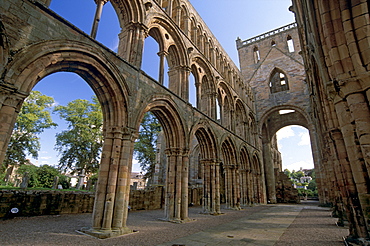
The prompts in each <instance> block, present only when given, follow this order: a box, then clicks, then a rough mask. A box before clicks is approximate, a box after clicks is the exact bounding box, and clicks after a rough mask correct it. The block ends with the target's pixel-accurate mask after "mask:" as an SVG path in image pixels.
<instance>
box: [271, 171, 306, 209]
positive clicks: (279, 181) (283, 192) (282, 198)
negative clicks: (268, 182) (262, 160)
mask: <svg viewBox="0 0 370 246" xmlns="http://www.w3.org/2000/svg"><path fill="white" fill-rule="evenodd" d="M275 176H276V178H275V179H276V201H277V202H278V203H300V199H299V196H298V190H297V189H295V188H294V187H293V183H292V181H291V180H290V179H289V177H288V176H287V175H286V174H285V173H284V172H277V170H275Z"/></svg>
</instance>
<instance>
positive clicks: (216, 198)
mask: <svg viewBox="0 0 370 246" xmlns="http://www.w3.org/2000/svg"><path fill="white" fill-rule="evenodd" d="M201 164H202V165H203V166H204V177H203V213H209V214H213V215H216V214H220V213H221V209H220V164H219V162H217V161H215V160H202V161H201Z"/></svg>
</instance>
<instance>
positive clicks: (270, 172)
mask: <svg viewBox="0 0 370 246" xmlns="http://www.w3.org/2000/svg"><path fill="white" fill-rule="evenodd" d="M263 163H264V167H265V178H266V188H267V200H268V201H270V203H276V187H275V172H274V164H273V163H272V159H271V144H270V143H263Z"/></svg>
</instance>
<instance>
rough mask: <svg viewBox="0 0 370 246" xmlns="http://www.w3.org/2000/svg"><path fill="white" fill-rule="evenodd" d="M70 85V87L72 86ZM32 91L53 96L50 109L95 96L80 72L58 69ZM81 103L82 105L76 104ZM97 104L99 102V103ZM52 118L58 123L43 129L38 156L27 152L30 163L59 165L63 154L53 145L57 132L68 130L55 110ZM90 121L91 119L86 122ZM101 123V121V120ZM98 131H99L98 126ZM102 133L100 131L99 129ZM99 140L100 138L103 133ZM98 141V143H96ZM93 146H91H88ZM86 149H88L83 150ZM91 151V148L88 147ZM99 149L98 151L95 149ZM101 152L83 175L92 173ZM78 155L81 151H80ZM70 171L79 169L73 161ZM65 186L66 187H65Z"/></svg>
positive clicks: (90, 99) (82, 148)
mask: <svg viewBox="0 0 370 246" xmlns="http://www.w3.org/2000/svg"><path fill="white" fill-rule="evenodd" d="M72 88H73V89H72ZM33 91H39V92H41V94H43V95H45V96H48V97H52V98H53V99H54V104H53V105H52V108H51V109H50V110H53V109H55V106H67V105H68V104H69V103H71V102H72V101H75V100H77V99H82V100H86V101H89V102H90V103H91V102H92V97H93V96H94V95H95V93H94V91H93V90H92V89H91V87H90V86H89V85H88V84H87V83H86V81H85V80H83V79H82V78H81V77H80V76H79V75H77V74H75V73H71V72H57V73H53V74H50V75H48V76H47V77H45V78H43V79H42V80H41V81H39V82H38V84H37V85H36V86H35V87H34V88H33ZM79 105H81V104H79ZM99 106H100V105H99ZM50 115H51V119H52V121H53V122H54V123H56V124H57V126H56V127H55V128H53V127H52V128H48V129H45V130H44V131H43V132H42V133H41V134H39V135H38V136H37V137H38V138H39V143H40V149H38V150H37V153H38V158H34V157H32V156H31V155H27V158H28V159H29V161H30V163H32V164H34V165H36V166H42V165H49V166H58V165H59V164H60V160H61V158H62V157H63V156H64V155H63V154H62V153H61V152H58V151H57V150H56V149H55V147H56V134H59V133H61V132H62V131H64V130H66V129H68V124H67V122H66V120H65V119H62V118H60V117H59V115H58V114H57V113H51V114H50ZM85 122H90V121H87V120H86V121H85ZM101 124H102V122H101ZM97 130H102V128H101V127H99V129H97ZM101 133H102V131H101ZM99 141H102V134H101V138H100V139H99ZM99 144H101V142H100V143H99ZM90 146H93V145H90ZM88 147H89V146H84V147H81V148H80V150H81V151H83V150H84V149H86V148H88ZM86 151H89V150H87V149H86ZM90 151H91V150H90ZM98 151H99V150H98ZM100 153H101V152H99V153H98V152H97V154H99V155H98V156H92V155H90V156H91V157H92V158H93V157H96V158H98V159H95V161H94V162H90V163H94V164H93V165H94V166H93V165H91V166H89V167H87V168H86V174H91V171H90V170H93V168H94V169H96V168H97V166H96V165H97V163H96V160H100ZM79 154H80V153H79ZM68 170H69V171H70V172H72V171H76V172H77V173H78V172H79V170H80V169H78V168H77V165H76V163H73V164H72V166H71V168H68ZM65 188H66V187H65Z"/></svg>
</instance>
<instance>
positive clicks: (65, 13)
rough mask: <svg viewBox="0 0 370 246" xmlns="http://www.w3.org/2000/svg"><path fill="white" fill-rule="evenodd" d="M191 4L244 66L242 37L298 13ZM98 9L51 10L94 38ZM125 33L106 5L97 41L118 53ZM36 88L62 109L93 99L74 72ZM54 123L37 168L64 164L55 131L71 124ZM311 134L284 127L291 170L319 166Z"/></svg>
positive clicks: (58, 2)
mask: <svg viewBox="0 0 370 246" xmlns="http://www.w3.org/2000/svg"><path fill="white" fill-rule="evenodd" d="M190 2H191V3H192V4H193V5H194V7H195V8H196V9H197V11H198V13H199V14H200V15H201V16H202V18H203V20H204V21H205V22H206V24H207V25H208V27H209V28H210V30H211V31H212V33H213V34H214V35H215V36H216V38H217V39H218V40H219V42H220V43H221V45H222V46H223V48H224V49H225V50H226V52H227V53H228V54H229V56H230V57H231V58H232V60H233V61H234V63H235V64H236V65H237V66H239V61H238V55H237V49H236V45H235V40H236V39H237V37H240V38H241V39H242V40H245V39H248V38H251V37H253V36H257V35H259V34H262V33H264V32H267V31H270V30H272V29H275V28H278V27H280V26H284V25H286V24H289V23H292V22H294V15H293V14H292V13H291V12H290V11H289V10H288V8H289V6H290V5H291V1H290V0H190ZM95 6H96V5H95V3H94V1H93V0H77V1H76V0H52V3H51V6H50V8H51V9H52V10H53V11H55V12H56V13H58V14H59V15H61V16H62V17H63V18H65V19H67V20H68V21H69V22H71V23H72V24H74V25H75V26H77V27H78V28H80V29H81V30H82V31H84V32H86V33H87V34H90V31H91V26H92V21H93V18H94V14H95ZM119 32H120V28H119V26H118V20H117V17H116V15H115V12H114V10H113V8H112V7H111V5H110V3H108V4H106V5H105V6H104V9H103V14H102V18H101V21H100V23H99V29H98V34H97V37H96V39H97V41H99V42H101V43H102V44H103V45H105V46H107V47H108V48H109V49H111V50H113V51H116V50H117V45H118V36H117V35H118V33H119ZM153 47H154V48H156V44H155V43H154V42H152V41H150V40H149V39H148V41H147V42H146V45H145V49H144V56H151V55H155V53H156V52H157V51H155V50H154V51H153V50H152V49H153ZM143 70H144V71H145V72H147V73H148V74H149V75H150V76H152V77H153V78H157V73H158V72H157V71H158V66H157V65H154V66H153V62H150V63H148V62H146V58H144V62H143ZM34 90H39V91H41V92H42V93H43V94H45V95H48V96H52V97H54V99H55V102H56V104H58V105H66V104H67V103H68V102H70V101H72V100H75V99H79V98H82V99H88V100H89V99H91V96H92V95H93V91H92V90H91V89H90V87H89V86H88V85H87V83H86V82H84V81H83V80H82V79H81V78H80V77H79V76H78V75H76V74H73V73H56V74H52V75H49V76H48V77H46V78H44V79H42V80H41V81H40V83H39V84H37V85H36V87H35V88H34ZM53 119H54V121H55V122H57V123H58V124H59V127H58V129H55V130H46V131H45V133H44V134H42V135H41V151H40V152H39V158H38V160H37V161H36V160H32V162H33V163H35V164H39V165H41V164H49V165H54V164H56V163H57V162H58V157H57V153H56V152H55V151H54V150H53V148H54V143H55V137H54V136H55V133H57V132H60V131H61V130H63V129H65V127H66V125H65V124H64V123H63V122H62V121H61V120H60V119H59V118H58V116H57V115H53ZM307 135H308V131H307V130H305V129H304V128H300V127H287V128H284V129H282V130H281V132H280V134H279V135H278V138H279V148H280V149H281V151H282V152H283V162H284V166H286V167H288V168H289V169H290V170H292V169H295V170H298V169H299V168H300V167H303V168H313V164H312V157H310V155H311V152H310V146H309V141H308V144H307V142H303V141H302V139H305V138H306V136H307ZM303 143H305V144H303ZM285 151H286V153H285ZM288 153H289V154H288ZM310 158H311V159H310ZM283 168H284V167H283ZM133 170H134V171H139V167H138V165H134V167H133Z"/></svg>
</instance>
